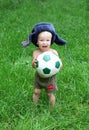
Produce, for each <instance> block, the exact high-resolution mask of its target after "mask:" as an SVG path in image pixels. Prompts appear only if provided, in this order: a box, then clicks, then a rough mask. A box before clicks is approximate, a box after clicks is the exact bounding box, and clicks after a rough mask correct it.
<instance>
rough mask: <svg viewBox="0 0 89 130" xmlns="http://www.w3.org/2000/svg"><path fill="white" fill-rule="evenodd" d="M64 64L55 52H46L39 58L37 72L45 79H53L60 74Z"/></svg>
mask: <svg viewBox="0 0 89 130" xmlns="http://www.w3.org/2000/svg"><path fill="white" fill-rule="evenodd" d="M61 65H62V63H61V60H60V59H59V57H58V56H57V55H56V54H55V53H53V52H44V53H42V54H40V55H39V56H38V57H37V65H36V70H37V72H38V74H39V75H40V76H41V77H43V78H48V77H51V76H52V75H55V74H57V73H58V72H59V70H60V67H61Z"/></svg>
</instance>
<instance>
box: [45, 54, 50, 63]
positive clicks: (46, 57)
mask: <svg viewBox="0 0 89 130" xmlns="http://www.w3.org/2000/svg"><path fill="white" fill-rule="evenodd" d="M43 60H44V61H45V62H48V61H49V60H51V57H50V55H44V56H43Z"/></svg>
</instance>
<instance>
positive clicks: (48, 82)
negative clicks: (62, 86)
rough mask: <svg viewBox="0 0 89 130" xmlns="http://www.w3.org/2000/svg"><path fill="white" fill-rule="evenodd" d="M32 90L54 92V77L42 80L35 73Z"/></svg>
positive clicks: (55, 86) (55, 88)
mask: <svg viewBox="0 0 89 130" xmlns="http://www.w3.org/2000/svg"><path fill="white" fill-rule="evenodd" d="M34 88H38V89H45V90H46V92H47V93H51V92H55V91H56V90H57V84H56V75H53V76H51V77H49V78H42V77H40V76H39V74H38V73H37V72H36V73H35V81H34Z"/></svg>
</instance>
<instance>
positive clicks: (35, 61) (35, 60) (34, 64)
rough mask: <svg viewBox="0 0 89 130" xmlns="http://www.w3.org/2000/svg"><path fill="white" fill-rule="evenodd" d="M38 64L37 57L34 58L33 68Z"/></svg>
mask: <svg viewBox="0 0 89 130" xmlns="http://www.w3.org/2000/svg"><path fill="white" fill-rule="evenodd" d="M36 65H37V59H36V58H35V59H33V61H32V67H33V68H36Z"/></svg>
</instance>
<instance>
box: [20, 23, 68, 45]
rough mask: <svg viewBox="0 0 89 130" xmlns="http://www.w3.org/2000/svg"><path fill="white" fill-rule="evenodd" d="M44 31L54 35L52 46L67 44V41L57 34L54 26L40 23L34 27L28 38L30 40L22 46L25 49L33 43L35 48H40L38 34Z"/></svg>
mask: <svg viewBox="0 0 89 130" xmlns="http://www.w3.org/2000/svg"><path fill="white" fill-rule="evenodd" d="M43 31H48V32H50V33H52V41H51V44H53V43H56V44H57V45H64V44H66V41H65V40H63V39H62V38H60V37H59V35H58V34H57V33H56V32H55V28H54V26H53V24H51V23H47V22H43V23H38V24H36V25H35V26H34V28H33V30H32V33H31V34H30V35H29V37H28V40H27V41H23V42H22V45H23V46H24V47H25V46H28V45H29V44H30V43H31V42H32V43H33V44H34V45H35V46H37V47H38V45H37V37H38V34H39V33H41V32H43Z"/></svg>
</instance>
